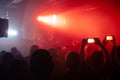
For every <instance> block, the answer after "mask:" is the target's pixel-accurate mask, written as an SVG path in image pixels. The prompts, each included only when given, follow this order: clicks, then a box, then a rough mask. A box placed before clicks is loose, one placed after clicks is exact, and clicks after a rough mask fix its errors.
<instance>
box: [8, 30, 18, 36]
mask: <svg viewBox="0 0 120 80" xmlns="http://www.w3.org/2000/svg"><path fill="white" fill-rule="evenodd" d="M17 35H18V32H17V31H16V30H13V29H10V30H8V36H17Z"/></svg>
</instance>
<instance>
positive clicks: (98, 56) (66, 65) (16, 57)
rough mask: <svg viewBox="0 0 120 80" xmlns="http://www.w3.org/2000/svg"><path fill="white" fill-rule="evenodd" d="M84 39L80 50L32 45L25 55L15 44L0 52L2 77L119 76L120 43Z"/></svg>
mask: <svg viewBox="0 0 120 80" xmlns="http://www.w3.org/2000/svg"><path fill="white" fill-rule="evenodd" d="M94 40H95V42H94V43H88V42H87V39H83V40H82V44H81V45H80V46H79V50H77V51H75V50H74V49H73V51H72V50H68V51H67V52H65V53H64V52H63V51H62V50H61V49H60V48H58V47H57V46H56V47H54V48H50V49H48V50H46V49H41V48H40V47H39V46H37V45H32V46H31V49H30V52H29V55H28V56H26V57H23V56H22V54H21V52H20V51H19V50H18V49H17V48H16V47H13V48H11V51H10V52H7V51H5V50H3V51H1V52H0V80H119V79H120V76H119V74H120V46H119V45H116V42H115V38H113V39H112V40H106V39H105V40H103V42H101V41H100V40H99V39H98V38H94Z"/></svg>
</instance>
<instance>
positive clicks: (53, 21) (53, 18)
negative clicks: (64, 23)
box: [52, 15, 57, 24]
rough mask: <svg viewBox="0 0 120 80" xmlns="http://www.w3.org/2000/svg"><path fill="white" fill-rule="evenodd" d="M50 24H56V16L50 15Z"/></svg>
mask: <svg viewBox="0 0 120 80" xmlns="http://www.w3.org/2000/svg"><path fill="white" fill-rule="evenodd" d="M52 23H53V24H56V23H57V16H56V15H52Z"/></svg>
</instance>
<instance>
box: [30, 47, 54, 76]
mask: <svg viewBox="0 0 120 80" xmlns="http://www.w3.org/2000/svg"><path fill="white" fill-rule="evenodd" d="M30 68H31V71H32V74H34V75H40V76H41V75H48V74H49V73H50V72H52V70H53V61H52V57H51V55H50V53H49V52H48V51H47V50H44V49H39V50H36V51H35V52H34V53H33V54H32V55H31V59H30Z"/></svg>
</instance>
